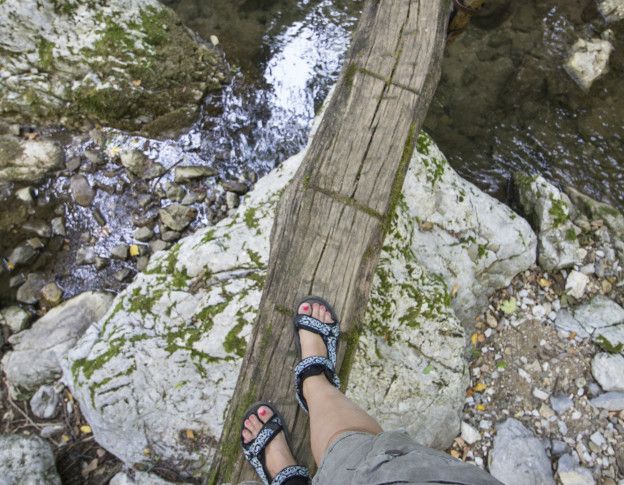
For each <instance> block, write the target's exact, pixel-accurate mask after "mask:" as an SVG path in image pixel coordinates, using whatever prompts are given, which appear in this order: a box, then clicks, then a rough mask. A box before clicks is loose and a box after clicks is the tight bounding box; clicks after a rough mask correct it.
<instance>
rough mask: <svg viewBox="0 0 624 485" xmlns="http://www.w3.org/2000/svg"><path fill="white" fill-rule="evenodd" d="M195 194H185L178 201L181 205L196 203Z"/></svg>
mask: <svg viewBox="0 0 624 485" xmlns="http://www.w3.org/2000/svg"><path fill="white" fill-rule="evenodd" d="M197 199H198V197H197V194H196V193H195V192H192V191H191V192H187V193H186V195H185V196H184V198H183V199H182V200H181V201H180V204H182V205H192V204H194V203H195V202H197Z"/></svg>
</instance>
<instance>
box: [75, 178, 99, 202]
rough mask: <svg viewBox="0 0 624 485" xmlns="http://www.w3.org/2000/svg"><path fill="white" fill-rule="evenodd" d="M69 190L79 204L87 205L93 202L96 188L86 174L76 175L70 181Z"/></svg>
mask: <svg viewBox="0 0 624 485" xmlns="http://www.w3.org/2000/svg"><path fill="white" fill-rule="evenodd" d="M69 190H70V192H71V195H72V197H73V199H74V200H75V201H76V203H77V204H78V205H81V206H84V207H87V206H89V205H91V202H93V198H94V197H95V190H94V189H93V187H91V184H90V183H89V180H88V179H87V177H85V176H84V175H74V176H73V177H72V178H71V179H70V181H69Z"/></svg>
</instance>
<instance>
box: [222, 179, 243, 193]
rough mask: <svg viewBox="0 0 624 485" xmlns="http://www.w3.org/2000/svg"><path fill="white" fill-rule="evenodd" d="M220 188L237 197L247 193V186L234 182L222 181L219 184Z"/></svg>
mask: <svg viewBox="0 0 624 485" xmlns="http://www.w3.org/2000/svg"><path fill="white" fill-rule="evenodd" d="M221 187H223V188H224V189H225V190H226V191H227V192H234V193H236V194H238V195H244V194H246V193H247V192H249V187H248V186H247V184H245V183H243V182H238V181H235V180H224V181H222V182H221Z"/></svg>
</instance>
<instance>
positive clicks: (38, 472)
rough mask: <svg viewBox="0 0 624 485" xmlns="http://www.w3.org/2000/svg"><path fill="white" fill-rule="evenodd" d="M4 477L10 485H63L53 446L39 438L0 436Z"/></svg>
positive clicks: (3, 480)
mask: <svg viewBox="0 0 624 485" xmlns="http://www.w3.org/2000/svg"><path fill="white" fill-rule="evenodd" d="M0 477H2V483H3V484H7V485H19V484H33V485H34V484H41V485H43V484H45V485H61V479H60V478H59V476H58V473H57V471H56V465H55V461H54V453H53V452H52V447H51V446H50V445H49V444H48V442H47V441H45V440H43V439H41V438H39V437H37V436H24V435H12V434H8V435H0Z"/></svg>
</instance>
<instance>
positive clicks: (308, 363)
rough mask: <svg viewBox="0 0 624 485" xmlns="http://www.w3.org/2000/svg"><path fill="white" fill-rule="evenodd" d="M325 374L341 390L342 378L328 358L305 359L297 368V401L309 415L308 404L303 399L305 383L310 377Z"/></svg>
mask: <svg viewBox="0 0 624 485" xmlns="http://www.w3.org/2000/svg"><path fill="white" fill-rule="evenodd" d="M320 374H325V377H327V380H328V381H329V382H330V383H331V384H333V385H334V386H336V387H337V388H340V378H339V377H338V374H336V368H335V367H334V363H333V362H332V361H331V360H329V359H328V358H327V357H321V356H314V357H307V358H305V359H303V360H302V361H301V362H299V364H297V367H295V392H296V396H297V401H298V402H299V405H300V406H301V407H302V409H303V410H304V411H305V412H306V413H307V412H308V404H307V402H306V400H305V398H304V397H303V381H304V380H305V379H306V378H308V377H310V376H317V375H320Z"/></svg>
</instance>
